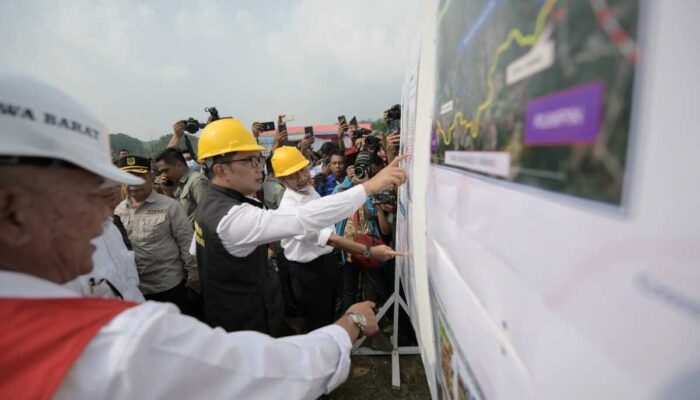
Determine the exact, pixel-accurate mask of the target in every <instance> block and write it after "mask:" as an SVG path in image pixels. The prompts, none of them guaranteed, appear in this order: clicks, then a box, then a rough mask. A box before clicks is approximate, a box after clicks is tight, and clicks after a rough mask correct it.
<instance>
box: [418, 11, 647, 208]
mask: <svg viewBox="0 0 700 400" xmlns="http://www.w3.org/2000/svg"><path fill="white" fill-rule="evenodd" d="M638 9H639V2H638V1H635V0H615V1H613V0H608V1H606V0H591V1H559V2H557V1H555V0H547V1H518V0H512V1H506V0H502V1H499V0H478V1H452V0H443V1H441V2H440V5H439V12H438V21H437V30H438V33H437V35H438V44H437V68H436V73H437V76H436V79H437V84H436V86H435V88H436V102H435V107H436V109H435V115H436V117H435V125H434V132H433V142H432V143H433V145H432V162H433V163H435V164H438V165H445V166H450V167H454V168H460V169H465V170H469V171H473V172H477V173H480V174H484V175H488V176H492V177H496V178H501V179H506V180H512V181H515V182H518V183H521V184H524V185H530V186H534V187H538V188H542V189H546V190H552V191H556V192H561V193H565V194H570V195H574V196H578V197H583V198H587V199H592V200H596V201H601V202H605V203H611V204H620V203H621V201H622V189H623V183H624V178H625V175H626V174H625V171H626V169H627V165H628V162H627V148H628V143H629V138H630V114H631V104H632V102H631V101H630V99H631V96H632V91H633V81H634V74H635V67H636V65H637V62H638V58H639V56H638V47H637V44H636V41H637V39H636V33H637V25H638V22H637V21H638V14H639V12H638V11H639V10H638Z"/></svg>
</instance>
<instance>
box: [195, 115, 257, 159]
mask: <svg viewBox="0 0 700 400" xmlns="http://www.w3.org/2000/svg"><path fill="white" fill-rule="evenodd" d="M198 147H199V161H200V162H201V161H203V160H205V159H207V158H211V157H214V156H219V155H222V154H226V153H232V152H234V151H264V150H265V148H264V147H262V146H260V145H259V144H258V142H257V141H256V140H255V136H253V134H252V133H250V132H249V131H248V130H247V129H246V128H245V127H244V126H243V124H241V121H239V120H237V119H235V118H222V119H219V120H216V121H214V122H211V123H209V124H207V126H206V127H205V128H204V129H203V130H202V135H201V136H200V137H199V146H198Z"/></svg>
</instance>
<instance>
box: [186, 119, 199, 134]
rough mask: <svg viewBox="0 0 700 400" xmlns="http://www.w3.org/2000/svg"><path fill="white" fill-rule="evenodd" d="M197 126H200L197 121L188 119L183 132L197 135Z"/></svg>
mask: <svg viewBox="0 0 700 400" xmlns="http://www.w3.org/2000/svg"><path fill="white" fill-rule="evenodd" d="M199 126H200V124H199V121H197V120H196V119H194V118H190V119H188V120H187V126H186V127H185V130H186V131H187V132H189V133H193V134H194V133H197V131H198V130H199Z"/></svg>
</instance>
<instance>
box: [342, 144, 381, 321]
mask: <svg viewBox="0 0 700 400" xmlns="http://www.w3.org/2000/svg"><path fill="white" fill-rule="evenodd" d="M383 165H384V164H383V162H382V160H381V159H380V158H379V157H378V156H377V155H376V154H375V153H373V152H370V151H362V152H360V153H359V154H358V155H357V158H356V160H355V164H354V166H353V167H352V168H348V171H349V172H350V174H349V175H348V178H346V180H345V181H344V182H343V184H341V185H338V186H337V187H336V192H342V191H344V190H347V189H349V188H351V187H353V186H355V185H361V184H363V183H364V182H366V181H368V180H369V179H371V178H372V177H373V176H374V175H376V174H377V173H379V171H380V170H381V169H382V168H383ZM351 170H352V171H351ZM375 203H376V200H375V199H374V195H373V196H370V197H368V198H367V201H365V203H364V204H363V205H362V207H360V208H359V209H357V210H356V211H355V212H354V213H353V215H352V216H351V217H350V218H347V219H346V220H344V221H341V222H339V223H337V224H336V234H338V235H339V236H343V237H345V238H347V239H349V240H353V241H358V240H363V241H366V242H371V243H377V244H380V243H381V244H383V243H384V241H383V240H382V237H383V236H384V235H389V234H391V225H390V224H389V221H388V220H387V219H386V213H385V212H383V211H380V212H377V207H376V206H375ZM378 267H379V265H378V264H375V263H372V262H371V261H370V260H367V259H366V258H365V257H362V256H359V257H358V256H355V257H353V255H352V254H349V253H347V252H346V253H344V254H343V270H342V271H343V294H342V297H341V311H342V310H344V309H346V308H347V307H349V306H350V305H351V304H353V303H354V302H355V299H356V298H357V295H358V285H359V279H360V271H361V270H362V271H368V272H367V273H368V274H377V272H373V271H372V270H376V268H378ZM378 279H379V278H378Z"/></svg>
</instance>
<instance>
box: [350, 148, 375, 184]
mask: <svg viewBox="0 0 700 400" xmlns="http://www.w3.org/2000/svg"><path fill="white" fill-rule="evenodd" d="M372 157H373V154H372V152H370V151H361V152H359V153H358V154H357V157H355V167H354V172H355V176H356V177H357V178H358V179H367V178H371V177H372V169H371V167H372Z"/></svg>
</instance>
